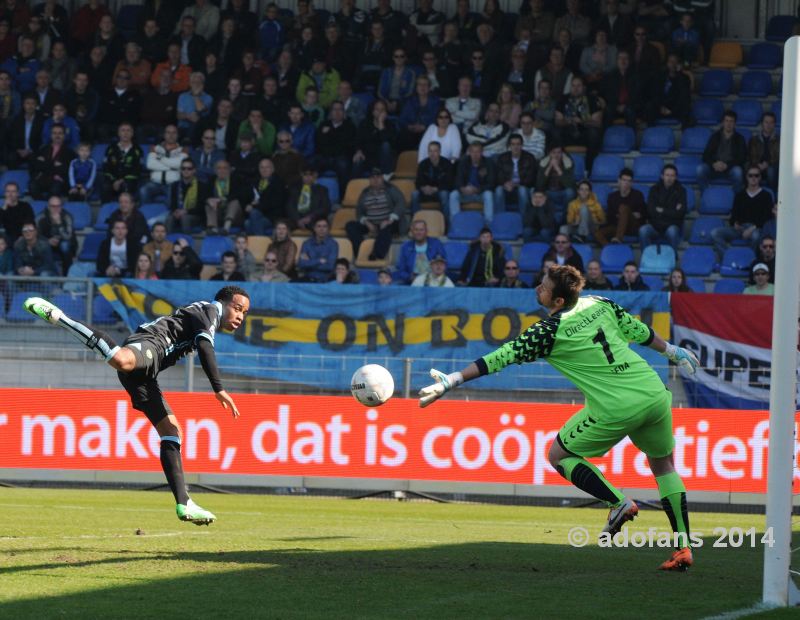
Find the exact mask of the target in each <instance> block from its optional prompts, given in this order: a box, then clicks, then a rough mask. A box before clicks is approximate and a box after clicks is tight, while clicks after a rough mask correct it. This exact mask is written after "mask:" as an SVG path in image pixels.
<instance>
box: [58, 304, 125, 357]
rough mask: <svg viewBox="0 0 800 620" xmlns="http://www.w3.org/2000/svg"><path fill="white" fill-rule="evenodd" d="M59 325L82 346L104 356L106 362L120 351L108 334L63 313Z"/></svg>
mask: <svg viewBox="0 0 800 620" xmlns="http://www.w3.org/2000/svg"><path fill="white" fill-rule="evenodd" d="M58 323H59V325H61V327H63V328H64V329H66V330H67V331H68V332H69V333H70V334H72V335H73V336H74V337H75V338H76V339H77V340H78V342H80V343H81V344H82V345H84V346H86V347H88V348H90V349H91V350H92V351H95V352H97V353H99V354H100V355H102V356H103V359H104V360H105V361H109V360H110V359H111V358H112V357H114V354H115V353H116V352H117V351H119V347H118V346H117V343H116V342H114V340H113V339H112V338H111V337H110V336H109V335H108V334H106V333H105V332H102V331H100V330H99V329H92V328H91V327H89V326H88V325H84V324H83V323H81V322H80V321H76V320H75V319H71V318H69V317H68V316H67V315H66V314H63V313H62V315H61V316H60V317H59V319H58Z"/></svg>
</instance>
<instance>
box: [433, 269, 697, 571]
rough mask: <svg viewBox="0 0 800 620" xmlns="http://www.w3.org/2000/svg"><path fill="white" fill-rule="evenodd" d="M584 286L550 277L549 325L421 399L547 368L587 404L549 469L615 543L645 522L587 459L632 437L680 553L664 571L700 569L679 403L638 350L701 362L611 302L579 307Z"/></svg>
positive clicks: (563, 274) (553, 273) (441, 381)
mask: <svg viewBox="0 0 800 620" xmlns="http://www.w3.org/2000/svg"><path fill="white" fill-rule="evenodd" d="M583 285H584V279H583V277H582V276H581V274H580V272H579V271H578V270H577V269H575V268H574V267H571V266H568V265H562V266H557V265H554V266H552V267H550V269H549V270H548V272H547V274H546V275H545V277H544V279H543V280H542V283H541V284H540V285H539V286H538V287H537V289H536V297H537V300H538V302H539V303H540V304H541V305H542V306H544V307H545V309H547V311H548V317H547V318H545V319H543V320H541V321H539V322H538V323H536V324H534V325H532V326H531V327H530V328H528V329H527V330H526V331H524V332H523V333H522V334H521V335H520V336H519V337H517V338H516V339H515V340H511V341H509V342H507V343H505V344H504V345H503V346H501V347H500V348H499V349H497V350H495V351H493V352H492V353H489V354H487V355H484V356H483V357H481V358H479V359H477V360H476V361H474V362H473V363H471V364H470V365H469V366H467V367H466V368H464V369H463V370H461V372H454V373H451V374H445V373H442V372H439V371H438V370H435V369H431V376H432V377H433V378H434V379H435V383H434V384H433V385H429V386H427V387H424V388H422V389H421V390H420V392H419V395H420V406H421V407H427V406H428V405H430V404H431V403H433V402H434V401H436V400H437V399H439V398H441V397H442V396H443V395H444V394H445V393H447V392H449V391H450V390H452V389H453V388H455V387H457V386H459V385H461V384H462V383H464V382H465V381H470V380H471V379H476V378H478V377H480V376H483V375H487V374H490V373H494V372H499V371H500V370H502V369H503V368H505V367H506V366H508V365H510V364H514V363H516V364H522V363H523V362H533V361H534V360H537V359H539V358H544V359H546V360H547V361H548V362H549V363H550V365H551V366H553V367H554V368H555V369H556V370H558V371H559V372H561V373H562V374H563V375H564V376H566V377H567V378H568V379H570V380H571V381H572V382H573V383H574V384H575V385H576V386H577V387H578V389H580V391H581V392H583V394H584V396H585V397H586V404H585V406H584V407H583V409H581V410H580V411H578V412H577V413H576V414H575V415H573V416H572V417H571V418H570V419H569V420H568V421H567V422H566V423H565V424H564V426H562V427H561V429H560V430H559V432H558V435H557V436H556V440H555V441H553V443H552V445H551V447H550V452H549V454H548V460H549V461H550V464H551V465H552V466H553V467H554V468H555V469H556V470H557V471H558V473H559V474H560V475H561V476H563V477H564V478H566V479H567V480H568V481H569V482H571V483H572V484H574V485H575V486H576V487H578V488H579V489H581V490H582V491H584V492H586V493H588V494H589V495H592V496H594V497H596V498H597V499H598V500H601V501H602V502H604V503H606V504H607V505H608V506H609V508H610V510H609V513H608V521H607V523H606V525H605V527H604V528H603V531H604V532H607V533H609V534H610V535H611V536H613V535H614V534H616V533H617V532H619V531H620V529H621V528H622V526H623V524H624V523H625V522H626V521H631V520H633V518H634V517H635V516H636V515H637V513H638V512H639V507H638V506H637V505H636V503H635V502H634V501H633V500H631V499H629V498H627V497H625V495H624V494H623V493H621V492H620V491H619V490H618V489H617V488H615V487H614V485H612V484H611V483H610V482H609V481H608V480H606V478H605V476H603V474H602V473H601V472H600V470H599V469H597V467H595V466H594V465H593V464H592V463H590V462H589V461H587V460H586V459H587V458H589V457H597V456H602V455H604V454H605V453H606V452H608V451H609V450H610V449H611V448H612V447H613V446H614V445H616V444H617V443H619V442H620V441H621V440H622V439H624V438H625V437H626V436H628V437H630V439H631V441H632V442H633V444H634V445H635V446H636V447H637V448H639V450H641V451H642V452H644V453H645V455H647V460H648V463H649V465H650V469H651V471H652V472H653V475H654V476H655V479H656V483H657V485H658V491H659V495H660V497H661V504H662V506H663V508H664V512H666V513H667V517H668V518H669V521H670V524H671V525H672V529H673V531H674V532H675V534H674V540H675V541H676V542H677V543H678V544H677V547H678V548H677V550H676V551H675V552H674V553H673V554H672V555H671V557H670V558H669V559H668V560H667V561H665V562H664V563H663V564H661V566H660V567H659V568H660V569H661V570H677V571H685V570H687V569H688V568H689V567H690V566H691V565H692V551H691V547H690V546H689V511H688V507H687V504H686V488H685V487H684V485H683V481H682V480H681V478H680V476H679V475H678V473H677V472H676V471H675V463H674V460H673V455H672V452H673V449H674V447H675V439H674V437H673V435H672V395H671V394H670V392H669V391H668V390H667V389H666V388H665V386H664V384H663V383H662V381H661V379H660V378H659V377H658V374H656V372H655V371H654V370H653V369H652V368H651V367H650V365H649V364H648V363H647V362H646V361H645V360H644V359H642V358H641V357H640V356H639V355H638V354H637V353H636V352H634V351H633V350H632V349H631V348H630V347H629V343H631V342H636V343H639V344H640V345H644V346H649V347H650V348H651V349H654V350H656V351H658V352H659V353H661V354H662V355H664V356H665V357H667V358H668V359H669V360H671V361H673V362H675V363H676V364H678V366H679V367H682V368H684V369H685V370H686V371H688V372H690V373H692V374H693V373H694V372H695V371H696V369H697V366H698V365H699V362H698V360H697V357H695V355H694V354H693V353H692V352H691V351H688V350H686V349H683V348H681V347H677V346H675V345H673V344H670V343H668V342H666V341H665V340H663V339H662V338H661V337H659V336H658V335H657V334H656V333H655V332H653V330H652V328H650V327H648V326H647V325H645V324H644V323H642V322H641V321H639V320H638V319H636V318H634V317H633V316H631V315H630V314H628V313H627V312H626V311H625V310H624V309H623V308H621V307H620V306H618V305H617V304H616V303H614V302H613V301H611V300H609V299H605V298H603V297H594V296H589V297H579V296H580V293H581V290H582V289H583Z"/></svg>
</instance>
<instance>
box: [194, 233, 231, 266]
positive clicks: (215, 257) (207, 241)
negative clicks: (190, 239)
mask: <svg viewBox="0 0 800 620" xmlns="http://www.w3.org/2000/svg"><path fill="white" fill-rule="evenodd" d="M228 250H231V251H232V250H233V241H231V239H230V237H223V236H221V235H209V236H207V237H205V238H204V239H203V243H202V244H201V245H200V260H201V261H202V263H203V264H204V265H219V264H220V262H221V261H222V253H223V252H227V251H228Z"/></svg>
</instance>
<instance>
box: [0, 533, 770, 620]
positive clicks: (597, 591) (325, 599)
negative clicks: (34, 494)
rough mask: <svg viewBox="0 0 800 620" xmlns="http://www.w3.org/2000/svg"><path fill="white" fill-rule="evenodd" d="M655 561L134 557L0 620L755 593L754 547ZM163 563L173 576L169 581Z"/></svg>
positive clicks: (461, 552)
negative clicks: (687, 566)
mask: <svg viewBox="0 0 800 620" xmlns="http://www.w3.org/2000/svg"><path fill="white" fill-rule="evenodd" d="M334 538H335V537H334ZM310 540H312V539H310ZM265 542H268V541H265ZM712 542H713V540H712V539H708V540H706V541H705V543H706V547H709V546H710V545H711V543H712ZM81 552H83V553H87V552H88V553H94V552H97V553H104V554H106V555H107V554H108V553H109V551H108V550H107V549H106V550H103V551H101V550H99V549H97V550H93V549H86V548H83V549H81ZM74 553H76V554H77V553H78V550H77V549H76V550H75V551H74ZM112 553H113V552H112ZM668 555H669V550H667V549H620V548H617V549H600V548H597V547H595V546H590V547H584V548H581V549H576V548H573V547H569V546H566V545H550V544H520V543H505V542H481V543H469V544H455V545H439V546H428V547H418V548H411V549H400V550H395V549H390V550H367V551H360V550H344V551H340V550H336V551H330V550H313V549H288V550H287V549H279V550H278V549H273V550H270V549H264V550H258V551H219V552H193V551H181V550H176V551H174V552H164V551H163V550H162V551H159V552H158V553H153V554H152V555H148V554H147V552H142V551H139V552H138V553H137V554H133V555H129V554H125V555H123V554H122V553H121V554H120V557H118V558H113V559H111V560H109V559H107V558H104V559H98V560H96V561H92V560H86V561H82V560H81V561H78V562H76V563H74V564H70V565H69V566H70V570H69V571H67V572H68V573H71V570H72V569H73V568H77V567H81V568H82V569H84V571H86V572H85V574H83V575H78V574H74V578H76V579H78V578H81V577H82V578H84V579H91V580H92V588H91V591H86V592H79V593H74V594H66V595H60V596H49V597H46V598H29V599H25V600H17V601H11V602H6V603H3V604H2V605H0V617H2V618H14V619H21V618H37V619H40V618H54V617H58V618H82V619H89V618H137V619H139V618H164V617H167V616H168V615H174V614H179V615H181V616H186V617H202V618H234V617H236V618H408V617H413V618H415V620H416V619H419V618H437V619H442V618H570V619H575V618H619V617H620V614H621V613H622V612H623V611H624V610H627V611H625V614H626V615H637V616H644V617H647V618H674V617H675V616H676V614H677V615H679V616H680V617H682V618H700V617H704V616H707V615H712V614H715V613H720V612H722V611H726V610H731V609H737V608H742V607H747V606H749V605H751V604H753V603H754V602H755V601H756V600H757V599H758V597H759V593H760V574H761V568H760V566H761V550H760V549H750V548H739V549H718V550H717V549H715V550H707V549H701V550H698V551H697V552H696V553H695V559H696V562H697V564H696V566H695V567H694V568H693V569H692V570H691V571H689V572H688V573H662V572H659V571H657V570H655V569H656V568H657V566H658V565H659V564H660V562H661V561H662V560H664V559H665V558H666V557H667V556H668ZM143 560H144V561H153V565H151V566H148V565H147V564H142V561H143ZM128 563H130V565H127V564H128ZM176 563H177V564H176ZM54 564H55V563H54V562H48V563H46V564H40V565H35V566H31V565H27V566H21V567H16V568H7V569H5V571H4V572H5V573H6V574H8V573H10V572H13V571H15V570H16V571H37V570H38V571H42V570H47V569H50V568H52V567H53V566H54ZM176 565H179V566H180V570H181V571H182V574H181V575H175V576H172V575H170V573H169V571H170V570H175V566H176ZM56 566H57V567H59V568H62V569H63V567H64V565H63V564H62V565H60V566H58V565H56ZM107 569H111V570H112V571H116V572H114V573H109V574H108V575H107V583H108V585H107V586H106V587H101V588H97V582H96V581H95V580H96V579H97V577H98V576H102V575H104V574H106V573H105V571H106V570H107ZM64 572H65V571H58V572H57V573H56V574H58V575H59V576H60V575H62V574H63V573H64ZM187 573H191V574H187ZM148 577H149V578H150V579H148V580H147V581H145V582H142V579H143V578H148ZM64 578H67V576H65V577H64ZM131 579H136V580H137V582H136V583H130V580H131ZM120 582H122V583H120Z"/></svg>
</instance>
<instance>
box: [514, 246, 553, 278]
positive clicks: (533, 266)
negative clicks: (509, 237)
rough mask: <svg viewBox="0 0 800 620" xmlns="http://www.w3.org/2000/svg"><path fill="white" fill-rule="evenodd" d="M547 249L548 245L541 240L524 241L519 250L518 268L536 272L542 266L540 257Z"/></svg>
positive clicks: (548, 248)
mask: <svg viewBox="0 0 800 620" xmlns="http://www.w3.org/2000/svg"><path fill="white" fill-rule="evenodd" d="M549 250H550V245H548V244H547V243H543V242H541V241H532V242H530V243H526V244H525V245H523V246H522V249H521V250H520V252H519V259H518V260H517V262H518V263H519V270H520V271H523V272H525V271H527V272H531V273H536V272H537V271H539V269H541V268H542V258H543V257H544V255H545V254H547V252H548V251H549Z"/></svg>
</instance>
